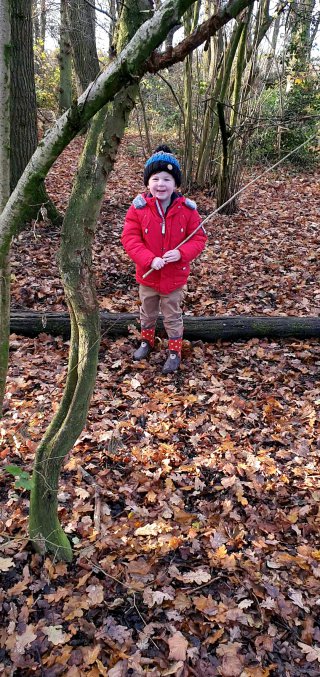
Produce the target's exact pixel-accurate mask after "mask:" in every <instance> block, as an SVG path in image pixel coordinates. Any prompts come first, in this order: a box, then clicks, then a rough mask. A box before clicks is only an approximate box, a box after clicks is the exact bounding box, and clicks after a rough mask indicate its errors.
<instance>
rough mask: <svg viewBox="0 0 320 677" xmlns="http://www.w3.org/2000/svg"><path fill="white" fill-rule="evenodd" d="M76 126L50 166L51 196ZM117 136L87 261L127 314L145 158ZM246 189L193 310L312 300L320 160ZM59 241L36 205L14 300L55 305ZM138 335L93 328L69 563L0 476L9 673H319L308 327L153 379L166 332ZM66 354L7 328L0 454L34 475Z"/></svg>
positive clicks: (319, 363) (286, 307) (313, 363)
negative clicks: (136, 202) (131, 227)
mask: <svg viewBox="0 0 320 677" xmlns="http://www.w3.org/2000/svg"><path fill="white" fill-rule="evenodd" d="M81 143H82V140H81V139H80V140H79V139H76V141H75V142H74V144H73V145H71V146H70V148H68V149H67V150H66V151H65V152H64V154H63V156H62V157H61V158H60V159H59V160H58V161H57V163H56V166H55V168H54V169H53V171H52V172H51V174H50V176H49V178H48V187H49V189H50V190H51V192H52V194H53V195H54V197H55V199H56V201H57V202H58V204H59V206H60V208H61V209H64V208H65V206H66V200H67V195H68V191H69V190H70V172H69V166H70V165H71V164H72V165H73V166H74V167H75V165H76V156H77V153H78V152H79V147H80V145H81ZM126 149H127V145H126V143H124V144H123V147H122V149H121V153H120V156H119V159H118V161H117V165H116V168H115V171H114V173H113V174H112V177H110V182H109V184H108V189H107V192H106V200H105V202H104V204H103V207H102V210H101V218H100V224H99V228H98V236H97V243H96V245H95V268H96V277H97V284H98V289H99V299H100V302H101V305H102V307H106V308H107V309H108V310H110V311H119V312H121V311H126V312H137V308H138V306H137V299H136V297H137V293H136V285H135V282H134V279H133V274H132V273H133V269H132V266H131V264H130V263H128V261H127V259H126V257H125V255H124V254H123V252H122V250H121V247H120V244H119V235H120V232H121V226H122V222H123V216H124V213H125V211H126V208H127V207H128V205H129V203H130V201H131V199H132V198H133V197H134V195H135V194H136V193H137V192H139V190H141V186H140V184H139V181H138V180H139V177H140V176H141V165H142V162H143V160H142V158H141V155H140V154H139V149H138V150H137V157H134V158H132V157H130V158H128V154H127V152H126ZM68 163H69V166H68ZM139 172H140V173H139ZM193 197H195V198H196V200H197V202H198V204H199V209H200V211H201V213H202V214H203V215H206V214H208V213H209V212H210V211H213V209H214V205H213V204H212V198H209V196H208V195H206V193H200V192H198V193H196V194H195V195H193ZM240 206H241V211H240V212H239V213H238V214H237V215H235V216H233V217H215V218H214V220H213V221H212V222H210V224H208V230H209V237H210V242H209V245H208V248H207V250H206V252H205V254H204V255H203V256H202V258H201V260H200V261H199V262H197V263H196V264H195V266H194V267H193V273H192V276H191V279H190V285H189V288H188V294H187V304H186V309H187V312H190V313H192V314H197V315H205V314H224V313H227V314H253V315H254V314H266V315H281V314H283V315H309V314H318V301H319V299H320V288H318V287H319V276H318V271H317V260H318V254H319V251H318V250H319V245H320V240H319V237H318V226H317V223H318V221H317V219H318V216H317V214H318V211H317V210H318V206H317V178H316V176H311V175H307V174H295V173H293V172H291V173H290V172H287V173H285V171H284V170H282V171H281V173H279V174H273V175H269V177H268V178H267V179H266V178H265V179H264V181H263V182H259V183H257V184H256V185H254V186H252V187H251V188H250V189H249V190H248V193H247V194H245V197H244V196H243V197H242V200H241V203H240ZM35 234H36V235H37V237H35ZM58 242H59V232H58V229H55V228H54V227H53V226H52V225H51V224H48V223H42V222H41V223H38V224H35V225H34V227H33V229H31V230H30V231H25V232H23V233H21V234H20V235H19V236H18V239H17V241H16V243H15V245H14V250H13V307H15V308H21V307H29V308H33V309H37V310H41V309H46V310H49V309H50V310H62V309H64V307H65V305H64V298H63V291H62V288H61V283H60V281H59V278H58V275H57V269H56V268H55V256H56V251H57V246H58ZM27 271H28V276H27ZM135 340H136V334H135V333H134V332H133V333H132V336H131V337H129V338H118V339H116V340H112V339H111V338H109V337H108V335H107V334H106V335H104V336H103V338H102V342H101V349H100V356H99V372H98V379H97V386H96V389H95V392H94V395H93V399H92V404H91V407H90V411H89V416H88V422H87V425H86V427H85V429H84V431H83V433H82V434H81V436H80V438H79V440H78V441H77V443H76V444H75V446H74V448H73V450H72V451H71V452H70V454H69V456H68V458H67V459H66V463H65V467H64V469H63V472H62V476H61V484H60V490H59V506H60V508H59V517H60V519H61V522H62V523H63V525H64V527H65V529H66V532H67V534H68V536H69V538H70V539H71V541H72V544H73V548H74V554H75V556H74V561H73V562H72V563H71V564H68V565H67V564H65V563H63V562H56V561H55V560H54V558H53V559H50V558H49V557H44V558H43V557H40V556H39V555H36V554H34V553H33V552H32V551H31V549H30V547H29V545H28V540H27V516H28V507H29V492H28V491H27V490H26V489H25V488H24V487H23V486H19V485H18V486H17V485H16V484H15V478H14V477H13V476H12V475H10V474H9V473H6V472H4V471H3V473H2V483H1V501H2V503H1V514H0V519H1V535H0V546H1V554H0V571H1V584H0V585H1V588H0V606H1V621H0V623H1V627H0V668H1V671H2V674H4V675H11V674H16V675H26V676H28V675H30V676H31V675H39V676H40V675H46V677H55V676H58V675H67V676H68V677H82V675H89V677H99V676H100V675H107V676H108V677H109V676H110V677H119V676H122V675H133V676H136V675H148V676H149V675H150V677H151V676H152V677H158V676H161V675H170V674H173V675H178V677H186V676H189V675H199V677H201V676H202V675H203V676H205V677H210V676H211V675H212V676H214V675H225V676H226V677H228V676H230V677H231V676H232V675H235V676H239V677H241V676H242V677H268V675H275V676H278V675H280V676H282V675H283V676H284V677H287V676H288V675H290V676H291V675H292V676H293V677H295V676H298V675H310V676H311V677H312V676H315V675H319V656H320V653H319V652H320V622H319V610H320V549H319V547H320V539H319V529H320V512H319V504H320V482H319V479H320V473H319V466H320V463H319V456H320V443H319V407H320V384H319V367H320V349H319V344H318V341H317V340H316V339H312V340H311V339H309V340H304V341H303V340H279V341H275V340H266V339H265V340H258V339H251V340H250V341H247V342H245V341H239V342H234V343H229V342H218V343H216V344H207V343H203V342H201V341H196V342H194V343H193V344H191V343H189V342H188V341H184V343H183V360H182V366H181V370H180V371H179V373H177V374H175V375H174V376H172V377H165V376H162V375H161V365H162V362H163V360H164V349H165V342H163V341H162V342H161V341H159V342H158V343H157V346H156V350H155V352H154V353H153V354H152V355H151V357H150V361H149V362H148V363H144V364H143V365H141V364H139V365H137V364H134V363H132V362H131V352H132V345H133V343H134V341H135ZM67 352H68V342H64V341H63V340H62V339H61V338H60V337H52V336H49V335H47V334H46V333H42V334H40V335H39V336H38V337H37V338H35V339H27V338H23V337H18V336H12V337H11V353H10V374H9V382H8V393H7V400H6V402H7V409H6V411H5V415H4V417H3V419H2V421H1V424H0V439H1V451H0V457H1V462H2V467H3V468H4V467H5V466H7V465H8V464H14V465H15V466H18V467H19V466H20V467H21V469H23V471H25V472H27V473H30V474H31V472H32V463H33V459H34V453H35V449H36V446H37V443H38V441H39V440H40V438H41V435H42V434H43V432H44V431H45V429H46V425H47V422H48V420H49V419H50V417H51V416H52V413H53V411H55V409H56V408H57V406H58V404H59V400H60V397H61V394H62V391H63V385H64V380H65V375H66V367H67V357H68V356H67Z"/></svg>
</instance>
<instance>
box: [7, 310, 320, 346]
mask: <svg viewBox="0 0 320 677" xmlns="http://www.w3.org/2000/svg"><path fill="white" fill-rule="evenodd" d="M100 321H101V330H102V332H103V334H105V335H106V336H108V337H112V338H114V337H120V336H128V335H130V329H129V327H130V325H135V326H136V327H139V326H140V321H139V316H138V314H134V313H133V314H131V313H107V312H105V311H101V312H100ZM183 325H184V334H183V335H184V338H186V339H188V340H190V341H197V340H202V341H207V342H209V343H210V342H214V341H218V340H219V339H222V340H224V341H231V340H233V341H237V340H239V339H249V338H288V337H290V336H293V337H295V338H313V337H314V338H318V337H320V318H319V317H291V316H290V317H285V316H280V317H275V316H272V317H265V316H261V317H260V316H259V315H257V316H254V317H251V316H249V317H247V316H245V315H233V316H227V315H221V316H216V317H210V316H205V317H202V316H199V317H195V316H191V315H185V316H184V317H183ZM10 330H11V332H12V333H14V334H19V335H21V336H29V337H34V336H38V335H39V334H41V333H43V332H45V333H47V334H51V335H52V336H62V337H63V338H64V339H69V338H70V317H69V314H68V313H67V312H61V313H46V314H44V313H41V312H36V311H32V310H27V311H22V310H19V311H16V310H14V311H12V312H11V323H10ZM157 330H158V332H157V333H158V335H160V336H164V337H165V336H166V332H165V329H164V325H163V321H162V317H161V316H160V318H159V321H158V324H157Z"/></svg>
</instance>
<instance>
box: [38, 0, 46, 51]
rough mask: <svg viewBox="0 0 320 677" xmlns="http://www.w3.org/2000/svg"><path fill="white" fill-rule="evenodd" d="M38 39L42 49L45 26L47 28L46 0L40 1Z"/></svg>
mask: <svg viewBox="0 0 320 677" xmlns="http://www.w3.org/2000/svg"><path fill="white" fill-rule="evenodd" d="M40 8H41V9H40V39H41V43H42V45H43V49H44V43H45V40H46V28H47V7H46V0H41V2H40Z"/></svg>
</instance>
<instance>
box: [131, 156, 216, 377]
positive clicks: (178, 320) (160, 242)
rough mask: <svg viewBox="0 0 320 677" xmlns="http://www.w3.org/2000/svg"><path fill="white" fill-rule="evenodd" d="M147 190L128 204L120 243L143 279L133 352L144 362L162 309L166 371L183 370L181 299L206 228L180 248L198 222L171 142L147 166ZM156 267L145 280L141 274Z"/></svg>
mask: <svg viewBox="0 0 320 677" xmlns="http://www.w3.org/2000/svg"><path fill="white" fill-rule="evenodd" d="M144 183H145V186H146V187H147V189H148V191H147V192H146V193H143V194H141V195H138V196H137V197H136V198H135V199H134V200H133V203H132V205H131V207H130V208H129V210H128V212H127V214H126V219H125V224H124V229H123V233H122V238H121V241H122V244H123V246H124V248H125V250H126V252H127V254H128V255H129V257H130V258H131V259H132V260H133V261H134V262H135V264H136V280H137V282H139V296H140V301H141V306H140V322H141V345H140V347H139V348H138V350H136V351H135V353H134V354H133V359H134V360H143V359H144V358H146V357H147V356H148V355H149V353H150V352H151V350H152V348H153V346H154V339H155V326H156V321H157V317H158V315H159V309H161V313H162V315H163V323H164V326H165V329H166V332H167V334H168V338H169V355H168V358H167V360H166V363H165V365H164V367H163V370H162V373H163V374H169V373H172V372H174V371H176V370H177V369H178V368H179V365H180V361H181V347H182V334H183V321H182V311H181V302H182V296H183V291H184V287H185V285H186V282H187V279H188V276H189V273H190V265H189V264H190V261H193V259H195V258H196V257H197V256H199V254H200V253H201V252H202V250H203V249H204V246H205V243H206V239H207V238H206V235H205V232H204V229H202V228H199V230H198V231H197V233H196V234H195V235H194V236H193V237H192V238H191V239H190V240H189V241H188V242H186V243H185V244H184V245H182V247H180V248H179V249H177V246H178V245H179V244H180V242H182V241H183V240H184V239H185V238H186V237H188V235H190V234H191V233H193V232H194V231H195V230H196V228H197V226H199V224H200V222H201V219H200V216H199V214H198V212H197V207H196V204H195V202H193V201H192V200H189V199H187V198H185V197H183V196H182V195H181V194H180V193H178V192H177V191H176V189H177V188H179V186H180V185H181V169H180V165H179V162H178V160H177V158H176V157H175V156H174V155H173V154H172V153H171V150H170V148H169V147H168V146H164V145H163V146H158V148H156V150H155V152H154V154H153V155H152V156H151V157H150V158H149V159H148V160H147V162H146V164H145V166H144ZM150 269H152V272H151V273H150V274H149V275H148V276H147V277H146V278H145V279H144V277H143V275H144V274H145V273H147V272H148V270H150Z"/></svg>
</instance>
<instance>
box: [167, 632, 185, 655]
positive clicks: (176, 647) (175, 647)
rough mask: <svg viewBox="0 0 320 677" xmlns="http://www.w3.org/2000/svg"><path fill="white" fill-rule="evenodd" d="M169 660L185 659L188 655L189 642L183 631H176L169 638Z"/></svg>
mask: <svg viewBox="0 0 320 677" xmlns="http://www.w3.org/2000/svg"><path fill="white" fill-rule="evenodd" d="M168 644H169V649H170V653H169V660H175V661H185V660H186V657H187V648H188V642H187V640H186V638H185V637H184V636H183V634H182V633H181V632H175V633H174V635H172V637H170V639H169V640H168Z"/></svg>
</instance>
